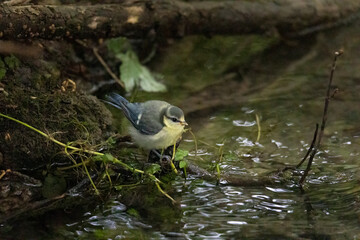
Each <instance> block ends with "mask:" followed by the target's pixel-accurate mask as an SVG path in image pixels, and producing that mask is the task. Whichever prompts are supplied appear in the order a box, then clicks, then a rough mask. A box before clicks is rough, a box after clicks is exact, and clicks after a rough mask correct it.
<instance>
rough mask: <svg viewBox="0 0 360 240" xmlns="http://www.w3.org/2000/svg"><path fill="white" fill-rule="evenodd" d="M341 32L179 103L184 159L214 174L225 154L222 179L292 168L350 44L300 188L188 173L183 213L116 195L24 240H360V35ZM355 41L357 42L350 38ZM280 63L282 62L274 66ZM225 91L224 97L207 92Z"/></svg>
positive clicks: (182, 187) (176, 190)
mask: <svg viewBox="0 0 360 240" xmlns="http://www.w3.org/2000/svg"><path fill="white" fill-rule="evenodd" d="M336 33H337V35H336V37H332V38H331V41H330V42H329V41H328V37H329V38H330V37H331V36H333V33H327V34H324V35H320V36H319V37H318V38H319V39H317V40H316V41H310V43H304V44H305V45H306V47H305V49H304V50H296V49H295V48H301V47H302V46H303V45H302V43H298V44H299V46H297V47H294V48H293V50H294V51H297V52H298V53H297V54H294V55H295V56H293V55H292V56H289V58H291V59H292V61H289V63H286V64H284V65H279V64H282V63H284V62H286V59H283V60H281V59H279V58H280V57H281V56H282V55H281V52H282V51H285V50H286V51H288V50H289V47H282V46H278V47H277V48H279V49H276V50H273V52H272V53H271V52H270V53H268V55H266V56H267V58H269V59H268V60H259V61H258V62H255V63H254V66H253V67H252V68H251V70H249V72H248V73H247V74H245V75H244V76H243V78H244V79H242V80H239V79H235V80H232V81H230V82H223V83H217V85H216V84H215V85H213V86H210V87H209V89H206V90H204V91H203V92H191V90H190V89H184V91H186V92H187V94H188V95H187V96H186V99H187V100H184V99H183V100H182V101H187V103H184V104H182V105H183V107H184V109H185V111H186V112H188V113H189V114H188V117H187V121H188V122H189V123H190V124H191V126H192V127H193V130H194V132H195V134H196V136H197V139H198V143H199V148H198V154H197V155H198V156H197V157H196V158H195V156H194V155H195V152H194V151H195V150H194V143H193V140H192V137H191V135H185V136H184V138H185V139H184V141H183V142H182V144H181V148H183V149H187V150H189V151H190V155H189V157H188V160H189V161H192V162H194V163H196V164H197V165H200V166H202V167H204V168H206V169H208V170H209V171H211V172H213V173H214V175H215V172H214V171H213V169H214V166H215V164H216V163H217V162H219V159H220V155H221V153H220V151H219V149H220V147H221V148H222V153H223V155H222V159H221V162H220V169H221V175H222V176H231V177H238V178H241V177H248V178H252V179H256V178H260V177H261V176H264V175H267V174H270V173H272V172H273V171H276V170H277V169H282V168H284V167H285V166H289V165H296V164H297V163H298V162H299V161H300V160H301V159H302V157H303V156H304V155H305V153H306V151H307V149H308V147H309V144H310V142H311V140H312V136H313V132H314V130H315V124H316V123H320V122H321V114H322V111H323V101H324V96H325V92H326V85H327V78H328V75H329V69H330V66H331V59H332V57H331V54H329V53H331V52H332V51H333V50H337V48H336V47H338V46H339V43H341V44H340V46H346V47H347V50H346V51H345V55H344V56H343V57H342V58H340V60H339V67H338V70H337V72H336V73H335V79H334V85H336V87H338V88H339V89H340V91H339V93H338V94H336V96H335V98H334V99H333V100H332V101H331V103H330V104H331V105H330V108H329V117H328V125H327V128H326V130H325V134H324V137H323V142H322V147H321V149H320V151H319V152H318V154H317V155H316V156H315V159H314V163H313V166H312V171H311V172H310V174H309V176H308V178H307V179H306V183H305V185H304V190H301V189H300V188H299V186H298V183H297V181H298V180H299V177H298V176H293V177H292V178H289V179H287V180H286V181H279V182H278V183H274V184H269V185H265V186H253V185H249V186H247V184H244V185H243V186H234V185H232V184H227V183H226V182H221V184H219V185H217V184H216V181H206V180H202V179H201V178H197V177H196V176H192V175H190V176H189V178H188V179H187V181H186V182H185V181H184V178H182V177H178V178H176V179H175V180H174V181H173V182H172V187H173V190H172V191H171V195H172V196H173V197H174V198H175V199H176V200H177V201H178V202H179V206H171V204H169V203H168V202H166V201H168V200H167V199H163V200H162V201H163V206H162V205H161V204H160V205H154V206H150V208H153V209H149V211H148V212H146V211H144V209H136V208H134V209H132V208H130V209H129V207H128V206H125V205H124V204H123V203H122V202H120V201H119V200H118V197H117V196H112V197H110V198H109V199H108V200H107V201H106V202H105V203H104V204H99V205H97V207H96V208H95V209H88V210H86V211H85V210H80V211H79V212H78V213H77V214H78V215H76V216H72V217H69V216H67V217H65V218H64V217H62V218H60V220H59V222H58V223H48V224H47V225H46V227H44V229H43V230H42V231H34V232H35V233H32V234H29V235H27V236H28V239H38V237H39V236H41V238H44V239H359V238H360V228H359V216H360V197H359V196H360V194H359V193H360V187H359V177H360V175H359V155H360V150H359V143H360V121H359V120H360V111H359V110H360V109H359V108H360V105H359V101H360V96H359V90H360V83H359V79H360V74H359V72H358V71H357V68H358V66H359V64H360V60H359V59H358V54H355V53H358V52H359V51H360V49H359V46H360V45H359V44H354V43H353V42H352V41H353V40H351V39H353V38H354V36H357V38H358V31H357V30H356V31H355V30H353V29H352V28H345V29H344V30H338V31H336ZM349 34H352V35H351V36H353V38H349V39H350V40H349V39H345V37H344V36H348V35H349ZM284 49H285V50H284ZM274 52H275V53H274ZM277 52H278V53H279V54H277ZM299 52H300V53H299ZM282 57H285V56H282ZM274 59H279V62H280V63H278V65H277V64H274V65H275V67H274V66H273V65H272V64H273V63H272V62H273V60H274ZM294 59H295V60H294ZM207 63H208V65H207V67H208V66H213V65H212V64H211V61H210V60H209V61H208V62H207ZM266 64H268V65H266ZM188 75H191V74H188ZM250 77H251V80H252V81H250V80H249V79H248V78H250ZM189 81H190V80H189ZM259 82H261V83H262V84H260V87H259V84H258V83H259ZM244 85H246V87H244ZM227 86H230V87H231V89H228V88H227ZM219 89H220V90H221V91H224V92H219V91H217V94H218V95H216V96H214V95H213V96H212V97H211V96H210V97H209V96H207V95H206V94H203V95H201V94H202V93H206V92H208V93H209V92H210V93H211V92H212V91H216V90H219ZM234 89H235V90H234ZM226 90H229V92H227V91H226ZM230 90H232V91H230ZM176 91H179V90H178V89H177V90H176ZM201 97H202V98H203V100H204V101H205V100H207V99H211V101H208V104H204V105H201V104H198V102H196V101H195V100H199V99H201ZM219 99H220V100H219ZM169 101H171V98H169ZM173 101H179V100H176V99H175V98H174V99H173ZM179 102H181V101H179ZM256 115H257V116H258V117H259V120H260V121H259V124H260V128H261V132H260V135H259V128H258V127H259V125H258V123H257V121H256ZM257 140H258V141H257ZM302 169H304V166H303V168H302ZM144 194H145V193H144ZM149 213H151V214H149ZM35 225H36V224H35ZM15 229H16V228H15ZM39 232H40V233H39ZM44 232H46V234H44Z"/></svg>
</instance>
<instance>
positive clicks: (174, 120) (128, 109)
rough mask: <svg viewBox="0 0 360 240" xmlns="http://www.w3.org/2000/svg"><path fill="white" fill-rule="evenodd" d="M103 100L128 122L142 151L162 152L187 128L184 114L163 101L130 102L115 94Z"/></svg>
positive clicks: (131, 132) (130, 132) (175, 141)
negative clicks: (121, 113)
mask: <svg viewBox="0 0 360 240" xmlns="http://www.w3.org/2000/svg"><path fill="white" fill-rule="evenodd" d="M105 99H106V100H105V101H104V102H106V103H108V104H110V105H112V106H114V107H116V108H118V109H120V110H122V112H123V113H124V115H125V117H126V118H127V119H128V120H129V121H130V123H131V125H130V127H129V134H130V136H131V138H132V139H133V141H134V142H135V143H136V144H137V145H138V146H139V147H141V148H143V149H145V150H164V149H166V148H168V147H170V146H172V145H175V144H176V143H177V141H178V140H180V139H181V137H182V134H183V132H184V128H185V126H187V125H188V124H187V122H186V121H185V116H184V112H183V111H182V110H181V109H180V108H179V107H176V106H173V105H171V104H170V103H168V102H165V101H160V100H149V101H146V102H141V103H131V102H129V101H128V100H127V99H125V98H124V97H122V96H121V95H119V94H117V93H110V94H108V95H107V96H106V97H105Z"/></svg>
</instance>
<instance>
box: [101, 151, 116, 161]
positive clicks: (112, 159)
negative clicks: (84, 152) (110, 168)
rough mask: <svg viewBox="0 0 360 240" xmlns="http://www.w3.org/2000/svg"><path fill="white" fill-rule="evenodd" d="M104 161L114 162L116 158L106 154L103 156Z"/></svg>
mask: <svg viewBox="0 0 360 240" xmlns="http://www.w3.org/2000/svg"><path fill="white" fill-rule="evenodd" d="M102 159H103V161H104V162H113V161H114V157H113V155H111V154H109V153H105V154H104V155H103V156H102Z"/></svg>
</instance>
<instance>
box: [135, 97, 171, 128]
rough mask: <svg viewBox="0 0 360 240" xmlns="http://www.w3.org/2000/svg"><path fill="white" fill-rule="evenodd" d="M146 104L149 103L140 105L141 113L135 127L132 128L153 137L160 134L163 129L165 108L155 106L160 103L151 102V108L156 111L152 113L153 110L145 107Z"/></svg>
mask: <svg viewBox="0 0 360 240" xmlns="http://www.w3.org/2000/svg"><path fill="white" fill-rule="evenodd" d="M147 103H149V102H146V103H142V112H141V113H140V114H139V115H138V118H137V119H136V125H137V126H134V127H135V128H136V129H138V130H139V131H140V132H141V133H143V134H147V135H154V134H156V133H158V132H160V131H161V129H162V128H163V127H164V124H163V115H164V111H165V106H163V105H160V104H159V105H158V106H155V105H156V104H158V103H160V101H152V104H153V107H154V108H155V109H157V111H154V109H152V108H149V107H147V106H146V104H147Z"/></svg>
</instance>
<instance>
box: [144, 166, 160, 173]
mask: <svg viewBox="0 0 360 240" xmlns="http://www.w3.org/2000/svg"><path fill="white" fill-rule="evenodd" d="M160 170H161V167H160V165H159V164H156V163H153V164H151V165H150V166H149V167H147V168H146V170H145V172H146V173H150V174H154V173H157V172H159V171H160Z"/></svg>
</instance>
